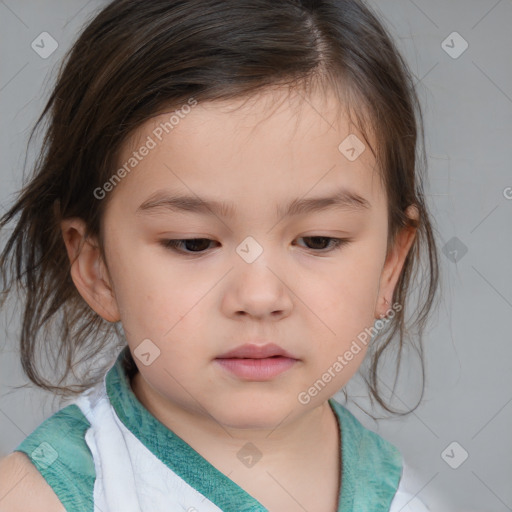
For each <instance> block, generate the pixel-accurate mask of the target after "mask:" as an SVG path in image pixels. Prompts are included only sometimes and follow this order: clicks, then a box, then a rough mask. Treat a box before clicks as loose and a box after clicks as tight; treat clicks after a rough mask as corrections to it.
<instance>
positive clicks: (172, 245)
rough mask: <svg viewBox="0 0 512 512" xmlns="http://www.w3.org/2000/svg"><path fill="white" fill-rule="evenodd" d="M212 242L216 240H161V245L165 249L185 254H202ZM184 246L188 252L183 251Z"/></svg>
mask: <svg viewBox="0 0 512 512" xmlns="http://www.w3.org/2000/svg"><path fill="white" fill-rule="evenodd" d="M210 242H214V240H210V239H209V238H183V239H178V240H161V243H162V245H163V246H164V247H166V248H168V249H172V250H174V251H176V252H181V253H184V254H194V253H197V254H202V253H203V252H204V251H205V249H206V248H207V247H208V245H209V243H210ZM183 245H185V247H186V248H187V249H188V250H187V251H183V250H181V248H182V247H183Z"/></svg>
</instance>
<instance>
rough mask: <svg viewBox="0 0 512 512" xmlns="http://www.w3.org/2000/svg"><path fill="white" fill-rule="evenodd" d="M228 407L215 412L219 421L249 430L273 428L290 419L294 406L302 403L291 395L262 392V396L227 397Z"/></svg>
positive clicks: (228, 426)
mask: <svg viewBox="0 0 512 512" xmlns="http://www.w3.org/2000/svg"><path fill="white" fill-rule="evenodd" d="M223 403H224V404H226V405H227V406H226V407H222V408H221V409H222V410H219V409H217V411H216V412H215V413H214V416H215V418H216V419H217V421H219V422H220V423H222V424H223V425H224V426H225V427H226V428H232V429H247V430H273V429H275V428H276V427H277V426H278V425H280V424H282V422H283V420H284V419H285V418H287V419H290V417H291V416H292V414H290V413H291V412H292V410H293V408H294V407H295V408H299V406H300V404H298V403H297V401H296V400H295V401H294V400H293V398H291V397H286V398H285V397H277V396H276V397H272V398H269V397H268V395H265V394H263V393H261V395H260V396H252V397H244V398H238V399H235V398H233V399H231V400H228V399H226V400H225V401H223Z"/></svg>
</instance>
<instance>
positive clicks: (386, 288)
mask: <svg viewBox="0 0 512 512" xmlns="http://www.w3.org/2000/svg"><path fill="white" fill-rule="evenodd" d="M405 214H406V215H407V216H408V217H410V218H412V219H415V220H418V219H419V215H418V209H417V208H416V207H415V206H414V205H411V206H409V207H408V208H407V209H406V211H405ZM415 237H416V228H414V227H406V228H403V229H402V230H401V231H400V232H399V233H397V235H396V238H395V243H394V244H393V247H392V248H391V250H390V251H389V254H388V255H387V257H386V261H385V263H384V267H383V269H382V273H381V278H380V284H379V295H378V297H377V305H376V309H375V318H381V315H385V314H386V312H387V311H388V310H389V308H390V301H391V297H393V292H394V290H395V286H396V284H397V282H398V279H399V277H400V274H401V272H402V268H403V266H404V263H405V259H406V257H407V254H408V253H409V249H410V248H411V246H412V243H413V242H414V239H415Z"/></svg>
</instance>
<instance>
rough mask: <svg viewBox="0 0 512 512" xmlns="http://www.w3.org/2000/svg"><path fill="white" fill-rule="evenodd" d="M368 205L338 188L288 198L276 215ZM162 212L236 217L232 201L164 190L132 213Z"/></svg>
mask: <svg viewBox="0 0 512 512" xmlns="http://www.w3.org/2000/svg"><path fill="white" fill-rule="evenodd" d="M370 208H371V204H370V202H369V201H368V200H367V199H365V198H364V197H362V196H360V195H359V194H357V193H355V192H352V191H350V190H348V189H345V188H342V189H339V190H337V191H335V192H334V193H333V194H332V195H329V196H326V197H310V198H298V199H294V200H293V201H291V202H290V203H289V204H288V205H287V206H285V207H284V208H283V207H282V206H278V207H277V208H276V215H277V217H278V218H286V217H292V216H295V215H304V214H306V213H313V212H319V211H324V210H331V209H337V210H347V211H355V212H362V211H365V210H369V209H370ZM159 211H162V212H168V211H170V212H192V213H197V214H202V215H212V214H213V215H216V216H220V217H226V218H234V217H235V216H236V207H235V205H234V203H230V202H225V201H216V200H213V199H203V198H200V197H197V196H196V197H194V196H188V195H180V194H172V193H169V191H166V190H159V191H157V192H155V193H154V194H152V195H151V196H150V197H149V198H148V199H147V200H146V201H144V202H143V203H142V204H141V205H140V206H139V207H138V208H137V210H136V212H135V213H136V214H143V213H158V212H159Z"/></svg>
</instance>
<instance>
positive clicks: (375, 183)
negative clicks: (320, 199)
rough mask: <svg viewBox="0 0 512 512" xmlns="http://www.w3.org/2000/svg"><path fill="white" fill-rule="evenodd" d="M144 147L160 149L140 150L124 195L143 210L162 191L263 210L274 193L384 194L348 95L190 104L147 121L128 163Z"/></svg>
mask: <svg viewBox="0 0 512 512" xmlns="http://www.w3.org/2000/svg"><path fill="white" fill-rule="evenodd" d="M190 105H192V106H190ZM370 142H371V144H372V147H375V146H374V142H373V140H371V139H370ZM144 146H146V147H150V149H149V150H146V151H144V153H145V156H142V157H141V155H140V154H139V155H138V162H137V165H136V167H134V168H133V171H131V172H130V173H129V176H128V177H127V178H125V179H123V182H122V183H120V184H119V185H118V186H117V187H116V191H115V192H116V193H118V192H120V189H122V188H124V189H126V191H127V192H128V193H129V194H131V196H132V197H133V199H134V200H135V199H136V200H139V203H138V204H137V205H136V206H137V207H138V206H140V204H142V202H143V200H147V199H148V198H149V197H150V196H151V194H154V193H155V192H158V191H161V190H162V189H167V190H172V191H175V192H177V191H180V193H181V195H183V193H185V192H186V193H187V195H188V196H189V197H190V196H194V195H195V196H196V197H198V198H199V199H201V198H202V197H203V196H204V195H207V196H208V197H210V198H211V197H217V198H219V199H220V200H223V199H225V198H237V199H238V200H239V201H241V202H242V204H241V206H243V203H244V201H245V204H247V205H249V204H251V202H253V203H254V204H253V206H255V205H256V204H259V205H260V207H261V206H262V204H263V203H262V199H263V200H271V198H272V196H273V195H274V193H275V198H276V199H277V198H284V197H288V198H292V196H293V197H300V196H305V195H308V194H309V195H311V196H315V195H318V194H320V193H324V192H326V191H329V190H334V189H338V190H339V189H340V187H345V188H352V189H353V192H356V193H357V192H358V193H359V195H360V196H361V197H366V198H367V199H368V200H369V201H370V202H371V203H372V204H374V203H376V202H377V203H378V202H379V201H380V199H381V198H380V197H379V196H380V195H382V189H381V186H382V184H381V183H380V177H379V175H378V172H377V170H376V168H375V158H374V155H373V153H372V151H371V149H370V148H369V146H368V144H367V143H366V141H365V139H364V136H363V135H362V133H360V132H359V130H358V129H357V128H356V127H355V126H354V125H352V124H351V123H350V121H349V118H348V116H347V114H346V112H345V109H344V105H342V104H341V103H340V101H339V100H338V98H336V97H335V96H334V95H328V94H325V93H323V92H317V93H310V94H308V95H306V94H305V93H304V92H299V91H296V92H291V93H290V91H289V90H283V89H281V90H267V91H264V92H261V93H259V94H257V95H253V96H251V97H245V98H237V99H232V100H222V101H211V102H203V103H196V104H195V105H193V102H192V103H191V102H188V103H185V102H184V104H183V105H182V106H181V108H180V107H179V106H178V107H175V108H173V109H170V110H168V111H166V112H163V113H160V114H158V115H156V116H155V117H153V118H152V119H150V120H149V121H147V122H146V123H144V124H143V125H142V126H141V127H139V128H138V129H137V130H136V132H135V133H134V134H133V135H132V137H131V138H130V139H129V140H128V141H126V143H125V144H124V146H123V148H122V150H121V152H120V159H119V162H118V164H119V165H120V166H122V165H123V164H126V163H127V162H128V161H129V160H130V158H131V157H133V154H134V152H138V153H142V151H141V150H142V149H143V148H144ZM354 155H355V157H356V158H354ZM157 195H158V194H157ZM160 195H162V194H160ZM324 195H325V194H324ZM231 203H233V201H231ZM229 209H230V211H231V214H233V213H234V212H233V208H229Z"/></svg>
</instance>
